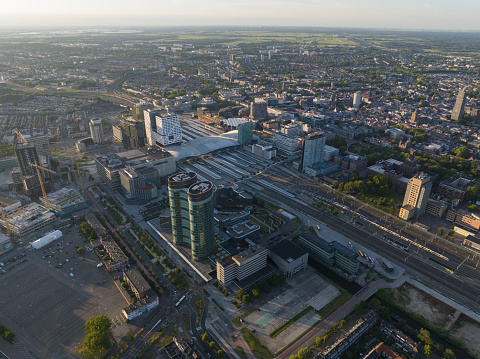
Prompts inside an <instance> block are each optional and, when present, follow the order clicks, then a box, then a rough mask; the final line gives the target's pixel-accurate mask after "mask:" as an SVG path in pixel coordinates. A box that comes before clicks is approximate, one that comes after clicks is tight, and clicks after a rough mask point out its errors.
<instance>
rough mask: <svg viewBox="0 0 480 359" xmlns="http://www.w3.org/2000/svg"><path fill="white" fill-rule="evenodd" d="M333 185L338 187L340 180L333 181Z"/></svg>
mask: <svg viewBox="0 0 480 359" xmlns="http://www.w3.org/2000/svg"><path fill="white" fill-rule="evenodd" d="M332 187H333V188H337V187H338V180H334V181H333V182H332Z"/></svg>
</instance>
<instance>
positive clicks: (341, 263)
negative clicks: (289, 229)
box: [298, 232, 360, 275]
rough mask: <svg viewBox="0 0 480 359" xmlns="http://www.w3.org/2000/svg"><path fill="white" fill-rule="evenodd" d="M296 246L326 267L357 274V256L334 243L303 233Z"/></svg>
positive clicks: (358, 265) (358, 264)
mask: <svg viewBox="0 0 480 359" xmlns="http://www.w3.org/2000/svg"><path fill="white" fill-rule="evenodd" d="M298 244H299V245H300V247H302V248H303V249H305V250H306V251H307V252H308V253H309V254H310V255H311V256H312V258H313V259H315V260H316V261H318V262H320V263H321V264H323V265H325V266H326V267H329V268H332V267H334V266H335V267H338V268H340V269H341V270H342V271H344V272H346V273H348V274H349V275H356V274H357V273H358V270H359V268H360V262H359V261H358V259H357V258H358V254H357V253H356V252H355V251H352V250H351V249H349V248H347V247H345V246H344V245H342V244H340V243H338V242H336V241H333V242H328V241H326V240H324V239H323V238H320V237H318V236H316V235H314V234H313V233H310V232H303V233H302V234H301V235H300V236H299V237H298Z"/></svg>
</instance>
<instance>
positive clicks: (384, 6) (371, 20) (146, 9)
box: [0, 0, 480, 30]
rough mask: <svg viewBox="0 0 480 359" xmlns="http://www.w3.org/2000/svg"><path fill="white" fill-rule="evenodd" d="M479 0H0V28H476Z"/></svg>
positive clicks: (478, 28) (478, 26) (479, 9)
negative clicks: (214, 26)
mask: <svg viewBox="0 0 480 359" xmlns="http://www.w3.org/2000/svg"><path fill="white" fill-rule="evenodd" d="M479 14H480V1H478V0H449V1H446V0H436V1H432V0H426V1H422V0H417V1H415V0H337V1H326V0H135V1H132V0H81V1H70V0H17V1H14V0H3V1H2V4H1V5H0V18H1V19H2V21H1V23H0V27H2V28H5V27H15V28H34V27H47V28H55V27H57V28H59V27H72V26H73V27H75V26H77V27H82V26H89V27H90V26H96V27H98V26H114V27H122V26H125V27H127V26H128V27H131V26H177V25H178V26H199V25H200V26H202V25H218V26H224V25H230V26H318V27H353V28H357V27H361V28H384V29H428V30H480V21H478V15H479Z"/></svg>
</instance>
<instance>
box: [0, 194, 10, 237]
mask: <svg viewBox="0 0 480 359" xmlns="http://www.w3.org/2000/svg"><path fill="white" fill-rule="evenodd" d="M0 204H1V205H0V211H1V212H2V217H3V224H4V226H5V228H6V229H7V234H10V233H11V232H12V230H11V229H10V223H8V220H7V215H6V214H5V210H4V209H3V205H6V206H7V207H8V206H10V204H8V203H5V202H2V201H0Z"/></svg>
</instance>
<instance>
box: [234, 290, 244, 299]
mask: <svg viewBox="0 0 480 359" xmlns="http://www.w3.org/2000/svg"><path fill="white" fill-rule="evenodd" d="M235 295H236V296H237V298H238V299H240V300H242V298H243V296H244V295H245V292H244V291H243V290H241V289H239V290H237V293H235Z"/></svg>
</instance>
